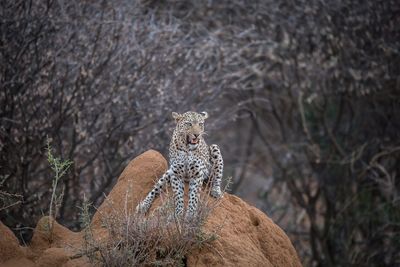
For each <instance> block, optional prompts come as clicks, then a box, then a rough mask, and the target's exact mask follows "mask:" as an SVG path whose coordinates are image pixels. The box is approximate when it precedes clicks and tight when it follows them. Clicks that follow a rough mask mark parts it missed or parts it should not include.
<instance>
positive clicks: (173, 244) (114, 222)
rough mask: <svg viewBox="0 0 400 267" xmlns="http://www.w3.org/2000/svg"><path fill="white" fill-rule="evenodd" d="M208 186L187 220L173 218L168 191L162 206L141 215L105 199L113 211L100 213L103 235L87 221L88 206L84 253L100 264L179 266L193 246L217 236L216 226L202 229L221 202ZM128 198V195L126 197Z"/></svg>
mask: <svg viewBox="0 0 400 267" xmlns="http://www.w3.org/2000/svg"><path fill="white" fill-rule="evenodd" d="M208 188H209V187H208V186H207V190H205V192H204V193H202V194H201V196H200V199H199V205H198V210H197V212H196V213H195V215H194V216H193V217H192V218H190V219H185V218H184V217H179V218H178V217H176V215H175V205H174V200H173V196H171V194H169V193H167V194H166V197H165V199H164V200H163V203H162V204H161V206H159V207H157V208H156V209H155V210H154V211H153V212H152V213H151V214H149V215H143V214H140V213H136V212H134V211H133V210H128V208H127V201H126V203H125V207H124V209H123V211H122V212H120V211H118V209H116V208H115V207H114V206H113V204H112V203H111V201H109V200H108V199H106V200H105V201H106V202H105V203H107V205H109V206H110V207H111V208H112V209H111V210H112V212H111V213H109V214H102V216H101V218H102V219H101V220H102V226H103V227H104V228H105V229H106V230H107V234H106V236H105V237H96V236H95V234H94V232H93V231H92V229H91V228H90V226H89V225H90V223H88V218H89V216H88V208H87V207H88V206H87V205H86V206H85V205H84V207H83V208H82V211H83V212H82V215H83V216H82V218H83V221H84V222H85V223H84V226H87V228H85V230H84V231H85V240H86V242H85V245H84V249H83V250H82V251H81V252H80V253H78V254H77V255H79V256H81V255H86V256H87V257H88V258H89V260H90V261H91V262H92V263H93V264H95V265H101V266H148V265H155V266H182V265H185V261H186V255H187V254H188V253H189V252H190V251H191V250H193V249H196V248H201V247H203V246H208V247H210V248H212V245H211V244H210V243H211V242H212V241H214V240H215V239H216V238H217V237H218V231H219V229H220V228H219V227H217V228H215V229H213V230H212V231H208V232H205V231H204V230H203V225H204V223H205V222H206V219H207V217H208V216H209V215H210V213H211V212H212V211H213V210H214V209H215V207H216V206H217V205H218V204H219V203H220V200H214V199H211V198H210V197H209V189H208ZM126 199H127V198H126Z"/></svg>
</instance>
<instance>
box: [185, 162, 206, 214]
mask: <svg viewBox="0 0 400 267" xmlns="http://www.w3.org/2000/svg"><path fill="white" fill-rule="evenodd" d="M192 166H193V168H191V171H190V174H189V175H190V181H189V203H188V211H187V213H186V217H187V218H192V217H193V215H194V214H195V213H196V211H197V206H198V203H199V191H200V188H201V185H202V183H203V179H204V177H203V175H204V173H203V170H202V168H201V167H200V166H199V165H198V164H197V163H194V164H193V165H192Z"/></svg>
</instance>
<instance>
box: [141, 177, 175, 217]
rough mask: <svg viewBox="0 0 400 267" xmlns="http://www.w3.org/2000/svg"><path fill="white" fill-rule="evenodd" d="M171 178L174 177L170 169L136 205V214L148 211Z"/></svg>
mask: <svg viewBox="0 0 400 267" xmlns="http://www.w3.org/2000/svg"><path fill="white" fill-rule="evenodd" d="M172 177H174V172H173V171H172V170H171V169H169V170H167V171H166V172H165V173H164V175H163V176H162V177H161V178H160V179H159V180H158V181H157V183H156V184H155V185H154V187H153V189H152V190H151V191H150V192H149V193H148V194H147V196H146V198H145V199H144V200H143V201H141V202H140V203H139V205H137V207H136V212H139V213H146V212H147V211H148V210H149V209H150V207H151V204H152V203H153V201H154V199H155V198H156V197H157V196H158V195H159V194H160V193H161V191H162V189H163V188H164V186H165V184H167V183H169V182H170V180H171V178H172Z"/></svg>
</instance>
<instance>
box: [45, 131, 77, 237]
mask: <svg viewBox="0 0 400 267" xmlns="http://www.w3.org/2000/svg"><path fill="white" fill-rule="evenodd" d="M47 161H48V162H49V164H50V167H51V169H52V170H53V172H54V176H53V181H52V193H51V199H50V206H49V221H48V229H49V233H50V240H52V234H53V221H54V219H55V218H56V217H57V214H58V208H59V207H60V204H61V201H62V198H63V196H64V188H63V189H62V191H61V193H60V194H57V186H58V183H59V181H60V180H61V178H62V177H63V176H64V175H65V174H66V173H67V171H68V169H69V167H71V165H72V163H73V162H72V161H70V160H62V159H61V158H58V157H55V156H54V154H53V152H52V148H51V145H50V139H49V138H47Z"/></svg>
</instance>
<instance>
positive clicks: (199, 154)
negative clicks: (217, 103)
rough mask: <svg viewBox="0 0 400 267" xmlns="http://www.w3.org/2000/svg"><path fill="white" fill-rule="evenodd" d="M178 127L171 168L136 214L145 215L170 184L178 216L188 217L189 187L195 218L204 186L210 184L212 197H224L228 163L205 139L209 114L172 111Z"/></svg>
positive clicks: (170, 152)
mask: <svg viewBox="0 0 400 267" xmlns="http://www.w3.org/2000/svg"><path fill="white" fill-rule="evenodd" d="M172 117H173V119H174V120H175V123H176V127H175V129H174V131H173V134H172V138H171V142H170V146H169V168H168V169H167V171H166V172H165V173H164V174H163V175H162V176H161V177H160V179H159V180H158V181H157V182H156V183H155V185H154V186H153V188H152V190H151V191H150V192H149V193H148V194H147V196H146V197H145V198H144V199H143V200H142V201H141V202H140V203H139V204H138V205H137V207H136V212H138V213H142V214H145V213H147V212H148V210H149V209H150V207H151V205H152V203H153V201H154V200H155V198H156V197H157V196H158V195H159V194H160V193H161V192H162V190H163V189H164V187H165V186H166V185H167V184H168V185H170V186H171V188H172V191H173V194H174V203H175V215H176V216H178V217H182V216H183V215H184V186H185V184H187V183H188V184H189V200H188V206H187V210H186V213H185V217H186V218H192V217H193V216H194V215H195V213H196V211H197V208H198V203H199V193H200V191H201V189H202V185H203V184H205V183H209V184H210V186H211V188H210V195H211V196H212V197H214V198H217V199H219V198H222V197H223V190H221V182H222V176H223V168H224V161H223V158H222V154H221V149H220V148H219V146H218V145H216V144H212V145H210V146H208V145H207V143H206V142H205V140H204V135H205V133H206V132H205V131H204V123H205V120H206V119H207V118H208V113H207V112H205V111H204V112H200V113H197V112H194V111H187V112H185V113H183V114H180V113H177V112H172Z"/></svg>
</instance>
